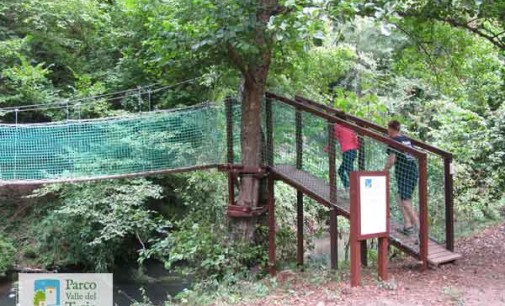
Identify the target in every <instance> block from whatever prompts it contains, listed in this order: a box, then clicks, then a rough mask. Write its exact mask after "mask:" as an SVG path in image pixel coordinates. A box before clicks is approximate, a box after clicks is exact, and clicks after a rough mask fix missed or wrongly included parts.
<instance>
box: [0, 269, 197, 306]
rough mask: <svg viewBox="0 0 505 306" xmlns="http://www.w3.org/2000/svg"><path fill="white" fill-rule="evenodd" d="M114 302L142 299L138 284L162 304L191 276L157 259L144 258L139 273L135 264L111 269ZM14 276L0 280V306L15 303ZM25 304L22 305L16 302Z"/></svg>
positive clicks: (120, 304) (126, 303)
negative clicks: (146, 260)
mask: <svg viewBox="0 0 505 306" xmlns="http://www.w3.org/2000/svg"><path fill="white" fill-rule="evenodd" d="M113 275H114V290H113V292H114V305H115V306H130V305H131V304H132V303H133V302H135V301H142V299H143V297H142V292H141V288H143V289H144V290H145V294H146V296H147V297H148V298H149V300H150V301H151V302H152V303H153V304H155V305H164V302H165V301H167V300H168V297H169V296H175V295H176V294H177V293H179V292H181V291H183V290H184V289H185V288H188V287H189V286H190V285H191V279H189V278H186V277H183V276H181V275H177V274H174V273H170V272H168V271H167V270H165V268H164V267H163V264H162V263H160V262H155V261H152V262H148V263H146V265H145V269H144V273H142V274H140V273H139V272H138V269H137V267H136V265H135V264H131V265H126V266H122V267H121V268H120V269H117V270H116V271H113ZM16 280H17V276H14V277H13V278H12V279H10V280H4V282H3V283H0V306H16V294H15V289H14V288H15V284H16ZM20 306H26V305H20Z"/></svg>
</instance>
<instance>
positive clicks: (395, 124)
mask: <svg viewBox="0 0 505 306" xmlns="http://www.w3.org/2000/svg"><path fill="white" fill-rule="evenodd" d="M388 128H390V129H392V130H395V131H397V132H399V131H400V128H401V124H400V122H399V121H398V120H391V121H389V123H388Z"/></svg>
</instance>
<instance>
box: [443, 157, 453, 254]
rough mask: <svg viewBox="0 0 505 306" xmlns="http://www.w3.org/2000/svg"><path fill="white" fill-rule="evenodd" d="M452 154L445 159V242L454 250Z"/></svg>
mask: <svg viewBox="0 0 505 306" xmlns="http://www.w3.org/2000/svg"><path fill="white" fill-rule="evenodd" d="M452 162H453V160H452V156H451V157H447V158H445V159H444V173H445V243H446V247H447V249H448V250H449V251H451V252H454V194H453V188H454V178H453V173H452Z"/></svg>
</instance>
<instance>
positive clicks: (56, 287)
mask: <svg viewBox="0 0 505 306" xmlns="http://www.w3.org/2000/svg"><path fill="white" fill-rule="evenodd" d="M34 291H35V296H34V297H33V306H60V281H59V280H56V279H39V280H36V281H35V283H34Z"/></svg>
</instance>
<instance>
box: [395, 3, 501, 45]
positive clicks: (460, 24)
mask: <svg viewBox="0 0 505 306" xmlns="http://www.w3.org/2000/svg"><path fill="white" fill-rule="evenodd" d="M397 13H398V15H400V16H401V17H407V18H408V17H412V18H422V19H431V20H436V21H440V22H445V23H447V24H449V25H451V26H453V27H455V28H460V29H464V30H467V31H470V32H472V33H474V34H475V35H477V36H480V37H482V38H484V39H486V40H488V41H489V42H491V43H492V44H493V45H494V46H495V47H497V48H499V49H502V50H505V41H503V40H501V39H497V38H498V37H499V36H500V35H502V34H504V33H505V31H504V32H501V33H498V34H495V33H492V34H487V33H486V32H484V31H486V30H487V31H489V30H488V29H486V28H479V27H478V26H472V24H473V23H474V21H476V20H477V19H471V20H469V21H460V20H457V19H455V18H452V17H444V16H436V15H431V14H422V13H418V12H413V11H410V12H397Z"/></svg>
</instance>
